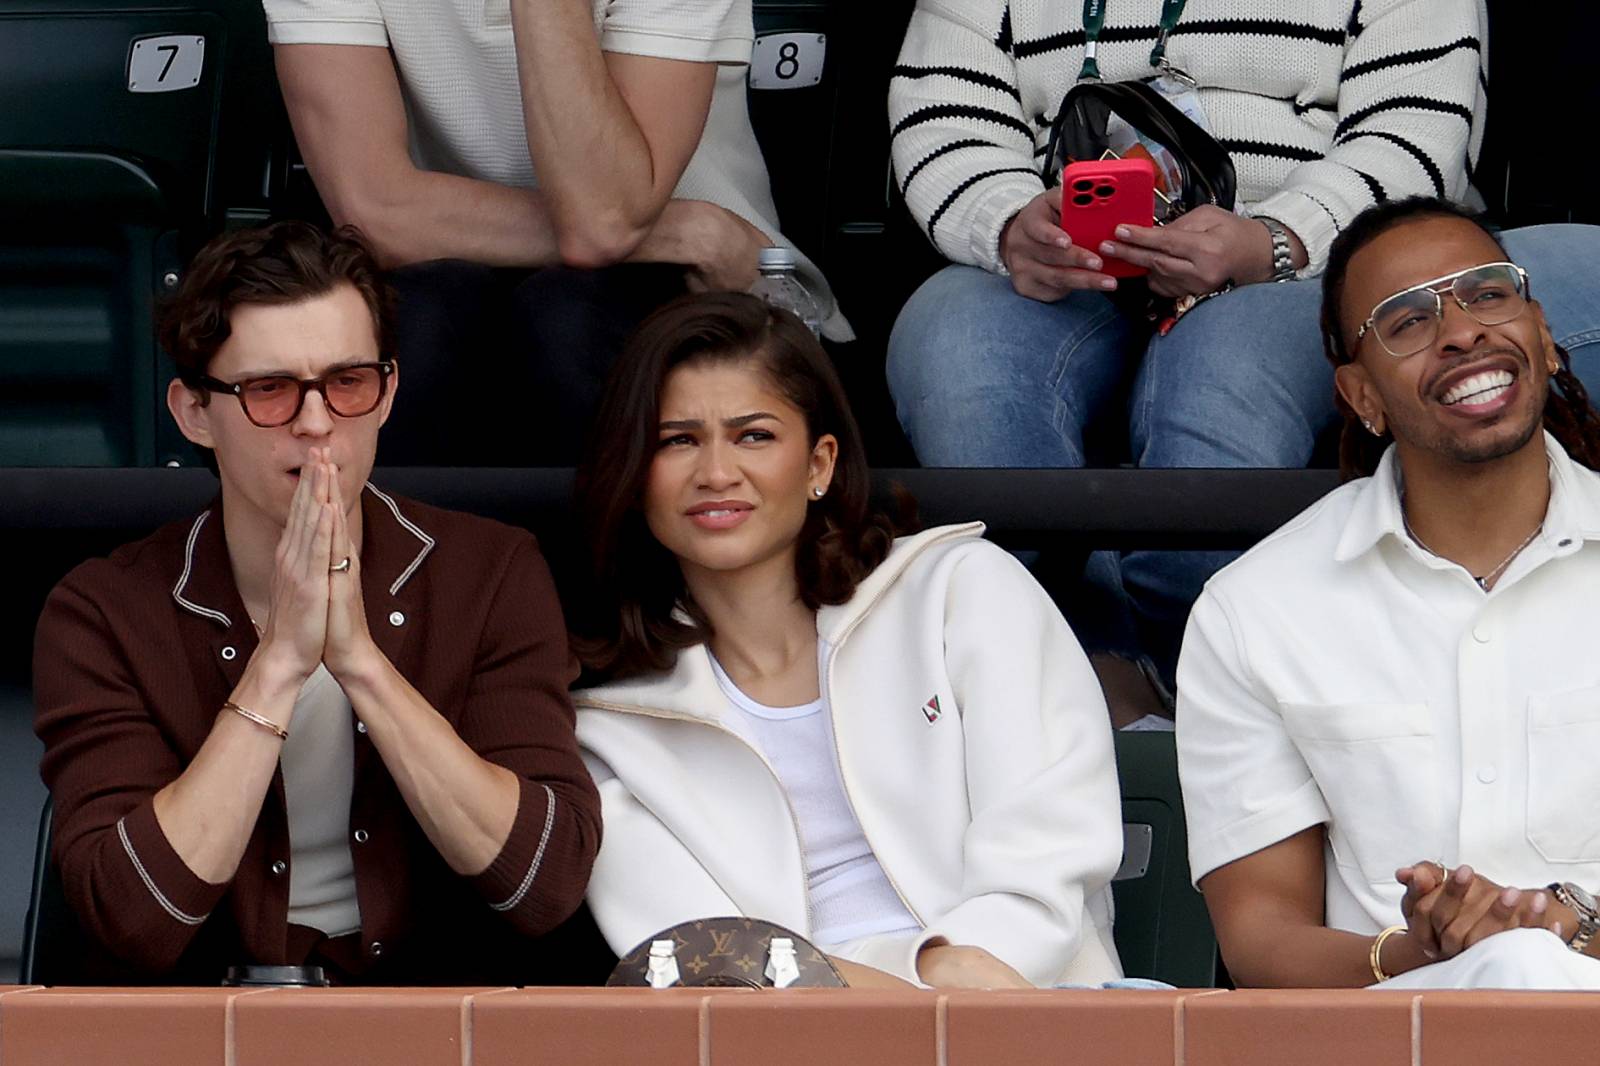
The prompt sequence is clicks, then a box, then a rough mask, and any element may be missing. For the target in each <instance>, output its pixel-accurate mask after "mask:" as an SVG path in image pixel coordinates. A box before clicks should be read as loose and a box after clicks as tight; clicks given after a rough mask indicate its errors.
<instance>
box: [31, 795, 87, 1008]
mask: <svg viewBox="0 0 1600 1066" xmlns="http://www.w3.org/2000/svg"><path fill="white" fill-rule="evenodd" d="M52 810H53V808H52V806H51V803H50V800H49V799H48V798H46V799H45V801H44V810H42V811H41V812H40V813H39V840H38V845H37V847H36V848H35V850H34V856H33V888H32V891H31V893H30V895H29V897H28V917H27V922H26V924H25V925H24V926H23V930H22V964H21V966H20V967H19V969H18V981H19V982H20V983H21V984H25V985H70V984H75V983H79V982H78V981H75V980H74V977H75V970H74V966H75V964H78V963H80V962H81V960H82V958H83V933H82V932H81V931H80V930H79V928H78V920H77V919H76V918H74V917H73V916H72V911H71V910H70V909H69V908H68V906H67V898H66V895H65V893H64V892H63V891H62V888H61V875H60V874H59V873H58V872H57V871H56V864H55V863H54V862H52V861H51V860H50V815H51V813H52Z"/></svg>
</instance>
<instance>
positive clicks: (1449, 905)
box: [1395, 862, 1578, 962]
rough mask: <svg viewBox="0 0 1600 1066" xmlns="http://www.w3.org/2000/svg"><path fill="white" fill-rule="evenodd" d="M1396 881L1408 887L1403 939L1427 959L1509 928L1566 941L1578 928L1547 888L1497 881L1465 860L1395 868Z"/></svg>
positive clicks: (1403, 907)
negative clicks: (1452, 865) (1450, 867)
mask: <svg viewBox="0 0 1600 1066" xmlns="http://www.w3.org/2000/svg"><path fill="white" fill-rule="evenodd" d="M1395 880H1397V881H1399V882H1400V883H1401V884H1402V885H1405V886H1406V894H1405V897H1404V898H1403V899H1402V900H1401V901H1400V912H1401V913H1402V914H1403V915H1404V916H1405V919H1406V937H1405V939H1406V940H1408V941H1410V942H1411V943H1412V944H1413V945H1414V946H1415V947H1416V949H1417V950H1418V951H1420V952H1421V954H1422V956H1423V958H1424V959H1425V960H1427V961H1430V962H1436V961H1439V960H1442V959H1448V958H1453V957H1454V956H1456V955H1459V954H1460V953H1461V952H1463V951H1465V950H1466V949H1468V948H1470V947H1472V946H1473V945H1474V944H1476V943H1478V942H1479V941H1481V940H1483V939H1484V938H1485V937H1489V936H1493V935H1494V934H1495V933H1500V932H1504V931H1505V930H1507V929H1548V930H1550V931H1551V932H1553V933H1555V934H1556V936H1558V937H1560V938H1561V939H1563V940H1566V939H1568V938H1569V937H1570V936H1571V935H1572V934H1573V933H1574V932H1576V931H1577V928H1578V917H1577V915H1576V914H1575V913H1573V911H1572V910H1571V909H1570V908H1569V907H1566V906H1565V905H1563V904H1562V903H1560V902H1558V901H1557V900H1556V899H1555V898H1554V897H1552V896H1551V894H1550V893H1549V892H1548V891H1546V890H1544V889H1542V888H1540V889H1519V888H1508V887H1506V886H1503V885H1498V884H1495V883H1494V882H1493V881H1491V880H1489V879H1488V878H1487V877H1484V876H1483V875H1482V874H1480V873H1477V872H1476V871H1474V870H1473V869H1472V867H1470V866H1468V865H1466V864H1465V863H1463V864H1462V865H1460V866H1457V867H1456V868H1455V869H1454V870H1446V869H1445V868H1444V867H1443V866H1441V865H1439V864H1438V863H1434V862H1419V863H1417V864H1416V865H1414V866H1403V867H1401V868H1400V869H1399V870H1396V871H1395Z"/></svg>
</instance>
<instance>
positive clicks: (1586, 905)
mask: <svg viewBox="0 0 1600 1066" xmlns="http://www.w3.org/2000/svg"><path fill="white" fill-rule="evenodd" d="M1550 891H1551V892H1552V893H1553V894H1554V895H1555V897H1556V899H1557V900H1558V901H1559V902H1561V903H1564V904H1566V905H1567V906H1569V907H1571V908H1572V909H1573V910H1574V911H1576V912H1577V915H1578V932H1577V935H1575V936H1574V937H1573V938H1572V939H1571V940H1570V941H1568V942H1567V946H1568V947H1570V948H1571V949H1572V950H1573V951H1576V952H1580V953H1581V952H1582V951H1583V949H1584V948H1586V947H1588V946H1589V941H1591V940H1593V939H1594V935H1595V933H1596V932H1597V931H1600V906H1596V904H1595V899H1594V896H1593V895H1591V894H1590V892H1589V890H1588V889H1586V888H1584V887H1583V886H1582V885H1575V884H1573V883H1572V882H1571V881H1562V882H1557V883H1556V884H1553V885H1551V886H1550Z"/></svg>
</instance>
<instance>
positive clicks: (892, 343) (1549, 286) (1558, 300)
mask: <svg viewBox="0 0 1600 1066" xmlns="http://www.w3.org/2000/svg"><path fill="white" fill-rule="evenodd" d="M1501 237H1502V240H1503V241H1504V243H1505V245H1506V250H1507V251H1508V253H1509V254H1510V256H1511V258H1512V259H1514V260H1516V261H1517V262H1518V263H1520V264H1521V265H1522V266H1523V267H1524V268H1525V269H1526V270H1527V271H1528V275H1529V278H1530V288H1531V291H1532V293H1533V295H1534V297H1535V298H1536V299H1538V300H1539V301H1540V303H1542V304H1543V306H1544V310H1545V315H1546V318H1547V319H1548V321H1549V323H1550V329H1551V332H1552V333H1553V334H1554V336H1555V338H1556V341H1557V342H1558V343H1560V344H1562V345H1563V346H1565V347H1566V348H1567V349H1568V350H1569V351H1570V352H1571V353H1572V363H1573V370H1574V372H1575V373H1576V374H1577V375H1578V378H1579V379H1580V380H1582V381H1583V382H1584V385H1585V387H1586V388H1588V389H1590V390H1591V392H1592V393H1594V394H1595V395H1597V396H1600V227H1597V226H1579V225H1550V226H1530V227H1527V228H1524V229H1518V230H1510V231H1507V232H1506V233H1504V234H1502V235H1501ZM1321 299H1322V285H1321V281H1320V279H1315V280H1310V281H1291V282H1285V283H1283V284H1280V285H1247V286H1244V287H1242V288H1239V289H1235V290H1234V291H1232V292H1229V293H1225V294H1224V295H1222V296H1218V297H1216V298H1214V299H1211V300H1207V301H1205V302H1204V303H1201V304H1200V305H1199V306H1197V307H1196V308H1195V309H1194V310H1193V311H1191V312H1190V313H1189V314H1187V315H1185V316H1184V317H1183V318H1182V319H1181V320H1180V321H1179V322H1178V324H1177V325H1176V326H1175V327H1174V328H1173V329H1172V331H1171V332H1170V333H1168V334H1167V336H1165V337H1153V338H1152V337H1150V336H1149V334H1148V332H1147V331H1146V330H1143V329H1141V328H1140V327H1139V326H1138V325H1136V324H1135V323H1133V322H1130V321H1129V320H1128V319H1127V317H1126V316H1124V315H1123V314H1122V313H1121V312H1120V311H1118V310H1117V308H1116V307H1115V306H1114V305H1113V304H1112V303H1111V302H1110V301H1109V300H1107V299H1106V298H1105V297H1104V296H1102V295H1100V294H1098V293H1091V292H1074V293H1071V294H1069V295H1068V296H1066V297H1065V298H1064V299H1062V300H1060V301H1058V302H1057V303H1053V304H1045V303H1039V302H1038V301H1035V300H1030V299H1027V298H1026V297H1023V296H1019V295H1017V293H1016V292H1015V290H1013V289H1012V288H1011V282H1010V280H1009V279H1007V278H1002V277H998V276H996V275H994V274H990V273H987V272H986V271H983V270H979V269H977V268H976V267H968V266H950V267H946V268H945V269H944V270H942V271H940V272H939V273H938V274H935V275H934V276H933V277H932V278H929V279H928V281H927V282H925V283H924V284H923V286H922V287H921V288H920V289H918V290H917V291H916V293H915V294H914V295H913V296H912V297H911V299H910V301H908V302H907V304H906V306H905V308H904V309H903V310H902V311H901V312H900V317H899V319H898V320H897V321H896V322H895V326H894V332H893V334H892V335H891V336H890V338H889V360H888V374H889V388H890V391H891V392H892V393H893V395H894V401H895V408H896V411H897V413H898V415H899V418H900V424H901V425H902V426H903V427H904V428H905V431H906V435H907V436H909V437H910V438H911V443H912V446H913V447H915V448H916V451H917V458H918V459H919V460H920V461H921V462H922V463H923V465H925V466H968V467H971V466H979V467H981V466H994V467H1076V466H1083V465H1085V453H1084V428H1085V426H1086V425H1087V424H1088V423H1089V422H1090V421H1091V419H1094V418H1096V417H1103V416H1104V413H1105V412H1106V411H1107V410H1112V411H1113V413H1115V410H1114V408H1113V407H1112V406H1111V405H1115V404H1118V403H1121V402H1124V401H1125V402H1126V403H1127V418H1126V427H1127V431H1128V435H1129V443H1130V446H1131V453H1132V458H1133V461H1134V463H1135V465H1137V466H1141V467H1301V466H1305V465H1306V464H1307V463H1308V462H1309V461H1310V459H1311V455H1312V450H1313V448H1314V447H1315V444H1316V441H1317V437H1318V435H1319V434H1321V433H1322V432H1323V431H1324V430H1326V429H1327V428H1328V427H1329V426H1331V425H1332V424H1333V423H1334V422H1335V421H1336V419H1337V414H1336V411H1335V408H1334V405H1333V369H1332V367H1331V366H1330V365H1329V363H1328V360H1327V357H1326V356H1325V355H1324V354H1323V348H1322V337H1321V333H1320V330H1319V325H1318V311H1319V306H1320V303H1321ZM1236 554H1237V553H1235V552H1157V551H1141V552H1130V553H1128V554H1126V555H1123V556H1121V557H1120V558H1119V557H1117V556H1114V555H1111V554H1109V553H1097V554H1096V556H1095V558H1093V559H1092V560H1091V564H1090V572H1091V576H1092V577H1093V578H1094V579H1095V580H1097V581H1098V582H1101V583H1105V582H1109V583H1110V584H1112V585H1114V586H1116V587H1118V588H1120V589H1122V590H1124V591H1125V593H1126V595H1127V597H1128V599H1129V600H1130V601H1131V606H1132V608H1133V611H1134V614H1135V617H1137V619H1138V621H1139V623H1140V630H1141V631H1142V632H1143V633H1144V634H1145V639H1146V641H1147V643H1148V644H1149V651H1151V652H1152V653H1153V654H1154V655H1155V657H1156V659H1157V662H1158V663H1159V664H1160V665H1162V666H1163V668H1164V670H1165V671H1166V672H1168V673H1169V676H1170V670H1171V665H1172V662H1173V660H1174V659H1175V656H1176V651H1177V644H1178V641H1179V639H1180V638H1181V636H1182V629H1183V623H1184V621H1185V619H1186V618H1187V616H1188V612H1189V606H1190V604H1192V603H1193V602H1194V600H1195V597H1197V596H1198V595H1199V594H1200V588H1201V586H1202V585H1203V584H1204V583H1205V581H1206V579H1207V578H1208V577H1210V576H1211V574H1212V573H1214V572H1215V571H1216V570H1217V569H1218V568H1219V567H1221V566H1222V565H1224V564H1225V563H1227V562H1229V561H1230V560H1231V559H1233V558H1234V557H1235V555H1236ZM1084 636H1085V638H1086V643H1089V644H1091V646H1092V645H1093V644H1094V643H1095V641H1094V639H1093V635H1092V634H1085V635H1084Z"/></svg>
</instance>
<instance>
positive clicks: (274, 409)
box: [194, 360, 394, 429]
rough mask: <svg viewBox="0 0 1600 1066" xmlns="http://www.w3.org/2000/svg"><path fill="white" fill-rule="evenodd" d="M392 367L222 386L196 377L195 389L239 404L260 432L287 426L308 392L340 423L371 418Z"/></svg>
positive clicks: (358, 366)
mask: <svg viewBox="0 0 1600 1066" xmlns="http://www.w3.org/2000/svg"><path fill="white" fill-rule="evenodd" d="M393 373H394V363H393V362H391V361H388V360H384V361H382V362H377V363H352V364H350V365H348V366H340V367H335V368H334V369H332V370H330V371H328V372H327V373H326V374H322V375H320V376H319V377H314V378H297V377H294V376H293V375H291V374H269V375H266V376H264V377H257V378H245V379H244V380H242V381H222V380H219V379H217V378H214V377H210V376H208V375H204V374H202V375H199V376H198V377H196V378H195V379H194V384H196V385H198V386H199V387H201V388H203V389H206V390H208V391H210V392H223V393H227V394H229V395H231V396H233V397H235V398H236V399H238V401H239V406H240V407H241V408H242V409H243V410H244V416H245V417H246V418H248V419H249V420H250V422H251V423H252V424H253V425H257V426H260V427H261V428H262V429H273V428H275V427H277V426H286V425H288V424H289V423H290V422H293V421H294V420H295V419H296V418H298V417H299V416H300V409H301V408H302V407H304V406H305V402H306V393H308V392H311V391H312V390H316V391H317V392H318V393H321V395H322V402H323V404H324V405H325V406H326V407H327V408H328V410H329V411H332V412H333V413H334V414H336V415H338V416H340V417H341V418H360V417H361V416H362V415H368V414H371V413H372V412H373V411H375V410H376V409H377V407H378V404H380V403H382V402H383V397H384V395H385V394H386V393H387V392H388V391H389V377H390V375H392V374H393Z"/></svg>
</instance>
